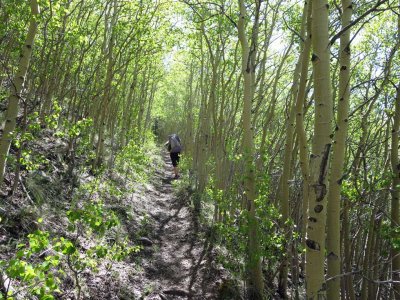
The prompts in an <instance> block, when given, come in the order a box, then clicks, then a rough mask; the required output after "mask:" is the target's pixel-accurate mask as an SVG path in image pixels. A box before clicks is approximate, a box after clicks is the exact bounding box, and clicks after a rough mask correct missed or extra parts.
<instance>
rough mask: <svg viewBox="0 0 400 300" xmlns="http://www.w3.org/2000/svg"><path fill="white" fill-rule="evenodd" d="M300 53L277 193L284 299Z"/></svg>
mask: <svg viewBox="0 0 400 300" xmlns="http://www.w3.org/2000/svg"><path fill="white" fill-rule="evenodd" d="M307 7H308V5H307V2H306V4H305V5H304V9H303V18H302V24H301V31H300V37H301V40H302V41H304V40H305V35H306V25H307ZM300 49H301V51H300V55H299V58H298V62H297V64H296V68H295V70H294V76H293V86H292V89H291V99H292V101H291V102H289V118H288V119H287V125H286V137H285V139H286V140H285V148H284V158H283V171H282V176H281V188H280V193H279V194H278V197H279V202H280V207H281V214H282V222H281V226H282V227H283V228H284V232H285V235H286V236H285V244H284V249H287V251H286V256H285V257H284V258H283V261H282V263H281V270H280V272H279V280H278V293H279V295H280V296H281V297H283V298H284V299H287V280H288V278H287V277H288V267H289V261H290V256H291V255H297V253H291V251H290V250H291V249H292V245H291V244H290V242H289V240H290V238H291V236H292V234H291V228H290V227H289V226H287V224H289V222H287V221H288V220H289V217H290V209H289V208H290V205H289V197H290V195H289V190H290V186H289V179H290V173H291V168H292V156H293V154H292V153H293V140H294V133H295V122H296V98H297V95H298V92H299V80H300V75H301V67H302V63H303V52H304V44H302V45H301V47H300Z"/></svg>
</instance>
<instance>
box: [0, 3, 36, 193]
mask: <svg viewBox="0 0 400 300" xmlns="http://www.w3.org/2000/svg"><path fill="white" fill-rule="evenodd" d="M30 9H31V19H30V22H29V28H28V33H27V35H26V40H25V44H24V47H23V49H22V53H21V57H20V61H19V66H18V71H17V73H16V74H15V78H14V81H13V84H12V85H11V88H10V96H9V98H8V106H7V112H6V116H5V124H4V127H3V135H2V137H1V138H0V187H1V185H2V184H3V180H4V173H5V170H6V164H7V156H8V153H9V151H10V145H11V142H12V140H13V135H14V133H15V132H14V131H15V127H16V118H17V115H18V109H19V99H20V98H21V93H22V91H23V88H24V84H25V80H26V73H27V70H28V67H29V62H30V60H31V55H32V49H33V44H34V41H35V35H36V31H37V26H38V23H37V18H38V16H39V13H40V11H39V5H38V2H37V0H31V1H30Z"/></svg>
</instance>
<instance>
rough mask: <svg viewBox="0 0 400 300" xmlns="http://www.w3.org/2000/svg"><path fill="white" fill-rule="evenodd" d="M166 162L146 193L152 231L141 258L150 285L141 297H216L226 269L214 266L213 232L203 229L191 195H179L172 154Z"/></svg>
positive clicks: (170, 299) (148, 299)
mask: <svg viewBox="0 0 400 300" xmlns="http://www.w3.org/2000/svg"><path fill="white" fill-rule="evenodd" d="M163 158H164V168H163V169H162V170H159V171H157V172H156V178H155V180H154V182H153V184H151V185H150V186H147V188H146V192H145V193H146V201H147V205H146V206H147V207H148V216H149V219H150V221H149V222H150V224H151V232H150V233H149V240H150V241H147V243H144V245H145V249H144V250H143V254H142V257H143V261H142V263H141V265H142V266H143V273H142V275H141V279H140V281H141V282H142V283H144V282H146V285H145V286H142V293H141V294H142V298H141V299H145V300H155V299H161V300H178V299H191V300H200V299H217V296H216V295H217V294H218V290H219V286H220V284H221V279H222V277H223V273H224V272H223V269H222V268H218V267H217V265H216V263H215V258H216V255H215V252H214V251H213V250H212V246H211V244H210V238H209V234H207V233H205V232H202V230H201V229H200V227H199V224H198V222H197V221H196V218H195V215H194V213H193V211H192V208H191V206H190V203H189V201H188V195H187V193H185V192H182V193H180V194H179V195H177V194H176V191H175V190H176V188H175V187H174V182H175V180H174V179H173V175H172V173H173V172H172V165H171V162H170V159H169V156H168V154H167V153H163ZM146 244H147V245H146ZM146 291H147V292H146ZM146 293H147V295H146ZM144 294H145V296H143V295H144Z"/></svg>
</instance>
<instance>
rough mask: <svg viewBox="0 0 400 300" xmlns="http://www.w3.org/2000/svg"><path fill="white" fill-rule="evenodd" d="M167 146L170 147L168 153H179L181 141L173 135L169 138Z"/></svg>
mask: <svg viewBox="0 0 400 300" xmlns="http://www.w3.org/2000/svg"><path fill="white" fill-rule="evenodd" d="M169 146H170V152H172V153H176V152H181V150H182V145H181V141H180V139H179V137H178V136H177V135H176V134H173V135H172V136H170V138H169Z"/></svg>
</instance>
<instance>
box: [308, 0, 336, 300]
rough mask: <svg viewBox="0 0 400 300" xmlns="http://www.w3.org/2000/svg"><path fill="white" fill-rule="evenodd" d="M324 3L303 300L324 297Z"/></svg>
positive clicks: (327, 144) (318, 2)
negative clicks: (304, 298)
mask: <svg viewBox="0 0 400 300" xmlns="http://www.w3.org/2000/svg"><path fill="white" fill-rule="evenodd" d="M328 11H329V5H328V1H327V0H314V1H313V3H312V15H313V22H312V37H311V40H312V45H313V55H312V62H313V68H314V95H315V120H314V138H313V145H312V154H311V159H310V183H311V185H310V191H309V195H310V196H309V217H308V226H307V238H306V285H307V287H306V293H307V299H309V300H311V299H320V298H324V297H325V290H326V286H325V282H324V265H325V225H326V202H327V201H326V198H327V197H326V195H327V191H328V182H327V178H326V177H327V172H328V168H329V153H330V149H331V137H330V135H331V126H332V93H331V79H330V71H329V61H330V53H329V49H330V47H329V39H328V36H329V34H328Z"/></svg>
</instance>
